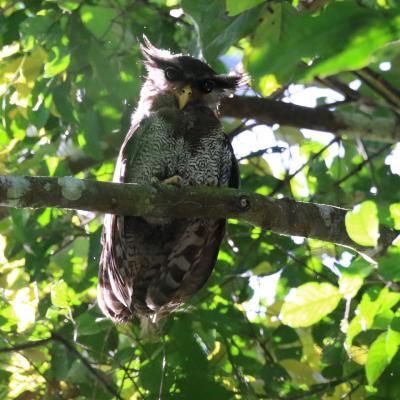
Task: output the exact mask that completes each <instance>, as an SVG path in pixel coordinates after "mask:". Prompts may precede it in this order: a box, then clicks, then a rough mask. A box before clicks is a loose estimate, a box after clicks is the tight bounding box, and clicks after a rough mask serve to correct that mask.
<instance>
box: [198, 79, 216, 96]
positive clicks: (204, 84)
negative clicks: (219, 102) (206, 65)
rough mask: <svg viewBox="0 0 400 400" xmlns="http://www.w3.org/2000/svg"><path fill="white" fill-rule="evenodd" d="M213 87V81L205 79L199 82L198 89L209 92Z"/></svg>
mask: <svg viewBox="0 0 400 400" xmlns="http://www.w3.org/2000/svg"><path fill="white" fill-rule="evenodd" d="M214 88H215V83H214V81H211V80H206V81H201V82H200V90H201V91H202V92H204V93H210V92H212V91H213V89H214Z"/></svg>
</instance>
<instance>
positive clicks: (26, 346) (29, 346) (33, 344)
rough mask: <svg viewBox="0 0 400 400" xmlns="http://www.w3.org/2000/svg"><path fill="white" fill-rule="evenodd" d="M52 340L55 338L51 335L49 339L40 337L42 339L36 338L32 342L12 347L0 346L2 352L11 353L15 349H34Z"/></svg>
mask: <svg viewBox="0 0 400 400" xmlns="http://www.w3.org/2000/svg"><path fill="white" fill-rule="evenodd" d="M52 340H53V339H52V338H51V337H50V338H47V339H40V340H35V341H32V342H26V343H21V344H16V345H15V346H11V347H2V348H0V353H11V352H14V351H21V350H26V349H33V348H35V347H40V346H44V345H46V344H48V343H49V342H51V341H52Z"/></svg>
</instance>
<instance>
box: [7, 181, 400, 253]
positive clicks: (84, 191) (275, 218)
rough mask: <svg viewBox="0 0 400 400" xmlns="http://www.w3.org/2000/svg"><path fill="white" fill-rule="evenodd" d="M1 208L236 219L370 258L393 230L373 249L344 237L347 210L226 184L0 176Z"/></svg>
mask: <svg viewBox="0 0 400 400" xmlns="http://www.w3.org/2000/svg"><path fill="white" fill-rule="evenodd" d="M0 206H4V207H21V208H22V207H29V208H43V207H55V208H66V209H75V210H86V211H96V212H103V213H111V214H119V215H131V216H142V217H153V218H166V217H174V218H198V217H201V218H221V217H224V218H238V219H241V220H243V221H247V222H249V223H250V224H252V225H256V226H260V227H262V228H263V229H268V230H271V231H273V232H275V233H278V234H283V235H290V236H303V237H306V238H313V239H318V240H323V241H326V242H332V243H336V244H339V245H342V246H346V247H350V248H352V249H354V250H356V251H358V252H360V253H362V254H363V255H367V256H369V257H373V256H374V255H376V254H378V253H380V252H381V251H382V250H384V249H386V248H387V247H388V246H390V244H391V243H392V242H393V240H394V239H395V238H396V236H397V232H395V231H393V230H392V229H390V228H388V227H385V226H381V230H380V240H379V244H378V246H377V247H376V248H368V247H363V246H360V245H359V244H357V243H355V242H354V241H353V240H351V238H350V237H349V236H348V234H347V231H346V227H345V222H344V221H345V216H346V213H347V211H348V210H346V209H343V208H339V207H334V206H328V205H325V204H316V203H304V202H299V201H295V200H293V199H288V198H282V199H273V198H269V197H266V196H261V195H259V194H255V193H250V192H246V191H243V190H237V189H230V188H208V187H183V188H176V187H171V186H166V185H160V186H152V185H136V184H128V183H125V184H121V183H113V182H99V181H90V180H84V179H75V178H72V177H62V178H50V177H20V176H0Z"/></svg>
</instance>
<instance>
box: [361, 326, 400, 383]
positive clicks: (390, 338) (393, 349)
mask: <svg viewBox="0 0 400 400" xmlns="http://www.w3.org/2000/svg"><path fill="white" fill-rule="evenodd" d="M399 346H400V333H399V332H396V331H394V330H391V329H389V330H388V331H387V332H384V333H381V334H380V335H379V336H378V338H377V339H376V340H375V341H374V342H373V343H372V345H371V347H370V349H369V351H368V357H367V363H366V365H365V371H366V374H367V379H368V383H369V384H370V385H373V384H374V383H375V382H376V381H377V379H378V378H379V377H380V376H381V375H382V372H383V371H384V370H385V368H386V367H387V366H388V365H389V364H390V362H391V361H392V359H393V357H394V356H395V355H396V353H397V351H398V349H399Z"/></svg>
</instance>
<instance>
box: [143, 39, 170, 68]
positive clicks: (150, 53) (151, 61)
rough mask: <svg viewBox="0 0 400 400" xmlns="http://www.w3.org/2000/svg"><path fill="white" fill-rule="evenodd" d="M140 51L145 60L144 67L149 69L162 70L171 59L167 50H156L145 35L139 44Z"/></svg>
mask: <svg viewBox="0 0 400 400" xmlns="http://www.w3.org/2000/svg"><path fill="white" fill-rule="evenodd" d="M140 50H141V52H142V54H143V56H144V58H145V66H146V68H147V69H150V68H163V66H165V64H166V63H167V62H168V60H170V59H171V53H170V52H169V51H168V50H163V49H158V48H157V47H156V46H154V45H153V44H152V43H151V42H150V40H149V39H148V37H147V36H146V35H143V41H142V42H141V43H140Z"/></svg>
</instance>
